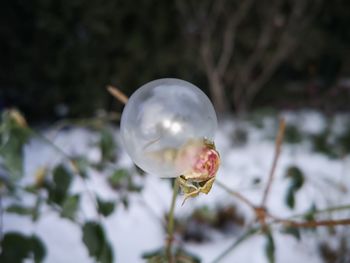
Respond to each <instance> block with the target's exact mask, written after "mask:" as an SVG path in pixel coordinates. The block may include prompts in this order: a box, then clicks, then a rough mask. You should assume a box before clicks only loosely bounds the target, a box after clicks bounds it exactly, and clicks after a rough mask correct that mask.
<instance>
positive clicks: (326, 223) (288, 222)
mask: <svg viewBox="0 0 350 263" xmlns="http://www.w3.org/2000/svg"><path fill="white" fill-rule="evenodd" d="M275 222H276V223H282V224H284V225H287V226H291V227H300V228H303V227H305V228H307V227H319V226H337V225H350V218H346V219H339V220H321V221H307V222H296V221H292V220H284V219H280V220H277V221H275Z"/></svg>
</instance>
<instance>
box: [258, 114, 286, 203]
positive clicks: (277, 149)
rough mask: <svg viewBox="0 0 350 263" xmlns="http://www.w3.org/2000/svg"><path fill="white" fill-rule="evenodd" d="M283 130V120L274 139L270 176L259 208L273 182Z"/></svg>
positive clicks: (264, 201) (284, 125)
mask: <svg viewBox="0 0 350 263" xmlns="http://www.w3.org/2000/svg"><path fill="white" fill-rule="evenodd" d="M285 128H286V122H285V120H284V119H281V121H280V126H279V129H278V134H277V137H276V143H275V155H274V158H273V162H272V166H271V171H270V174H269V179H268V181H267V185H266V188H265V191H264V195H263V198H262V201H261V207H265V205H266V201H267V197H268V194H269V192H270V190H271V185H272V182H273V179H274V175H275V170H276V166H277V162H278V158H279V156H280V153H281V146H282V141H283V136H284V131H285Z"/></svg>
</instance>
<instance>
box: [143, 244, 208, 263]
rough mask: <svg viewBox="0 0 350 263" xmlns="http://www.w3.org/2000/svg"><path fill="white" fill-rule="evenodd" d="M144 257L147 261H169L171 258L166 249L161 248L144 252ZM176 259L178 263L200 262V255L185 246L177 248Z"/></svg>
mask: <svg viewBox="0 0 350 263" xmlns="http://www.w3.org/2000/svg"><path fill="white" fill-rule="evenodd" d="M142 258H143V259H145V260H146V262H147V263H168V262H169V258H168V256H167V253H166V249H164V248H161V249H157V250H154V251H151V252H147V253H144V254H143V255H142ZM174 260H175V262H176V263H200V262H201V260H200V258H199V257H197V256H195V255H193V254H192V253H189V252H188V251H186V250H184V249H183V248H177V249H176V251H175V253H174Z"/></svg>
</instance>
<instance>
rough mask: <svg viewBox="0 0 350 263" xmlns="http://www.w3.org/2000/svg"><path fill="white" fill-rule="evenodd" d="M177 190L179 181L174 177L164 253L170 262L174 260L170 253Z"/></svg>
mask: <svg viewBox="0 0 350 263" xmlns="http://www.w3.org/2000/svg"><path fill="white" fill-rule="evenodd" d="M178 192H179V182H178V181H177V179H175V182H174V188H173V196H172V199H171V205H170V210H169V214H168V239H167V247H166V253H167V256H168V260H169V262H170V263H173V262H174V259H173V255H172V243H173V240H174V211H175V203H176V196H177V193H178Z"/></svg>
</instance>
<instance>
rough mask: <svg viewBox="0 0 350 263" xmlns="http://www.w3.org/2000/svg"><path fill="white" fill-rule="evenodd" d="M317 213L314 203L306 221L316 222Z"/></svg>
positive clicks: (306, 216) (305, 217) (306, 215)
mask: <svg viewBox="0 0 350 263" xmlns="http://www.w3.org/2000/svg"><path fill="white" fill-rule="evenodd" d="M315 211H317V207H316V205H315V204H314V203H313V204H312V205H311V207H310V209H309V210H308V211H307V212H306V214H305V216H304V219H305V220H306V221H315V214H314V213H315Z"/></svg>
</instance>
